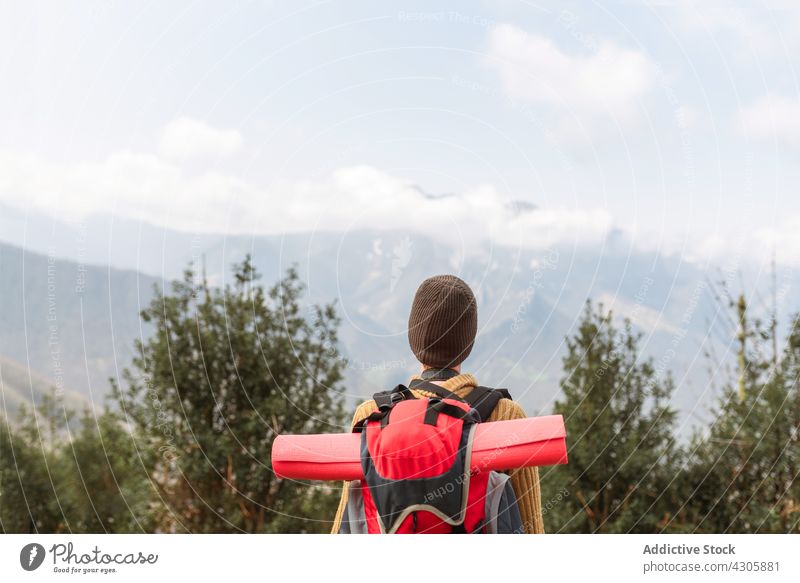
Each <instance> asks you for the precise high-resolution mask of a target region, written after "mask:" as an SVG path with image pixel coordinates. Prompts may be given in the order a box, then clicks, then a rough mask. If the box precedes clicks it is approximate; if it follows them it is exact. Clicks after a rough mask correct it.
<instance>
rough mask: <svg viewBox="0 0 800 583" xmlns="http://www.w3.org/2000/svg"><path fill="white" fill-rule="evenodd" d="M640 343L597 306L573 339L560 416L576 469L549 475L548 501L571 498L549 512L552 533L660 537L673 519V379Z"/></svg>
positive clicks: (545, 488) (545, 485) (552, 471)
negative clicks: (661, 373)
mask: <svg viewBox="0 0 800 583" xmlns="http://www.w3.org/2000/svg"><path fill="white" fill-rule="evenodd" d="M639 341H640V336H639V335H637V334H635V333H634V332H633V331H632V329H631V324H630V322H629V321H627V320H626V321H625V323H624V325H623V328H622V329H621V330H619V329H617V328H616V327H615V325H614V322H613V319H612V314H611V312H605V311H604V310H603V307H602V305H601V306H599V307H598V308H597V309H596V310H595V309H594V308H593V307H592V305H591V303H590V302H587V305H586V310H585V313H584V316H583V319H582V321H581V323H580V326H579V328H578V330H577V332H576V334H575V335H574V336H573V337H572V338H567V355H566V356H565V357H564V371H565V378H564V379H563V380H562V382H561V389H562V392H563V396H562V398H561V399H560V400H559V401H557V402H556V405H555V412H556V413H560V414H561V415H563V416H564V419H565V422H566V425H567V428H568V430H569V434H568V438H567V439H568V447H569V464H568V465H566V466H559V467H555V468H550V469H548V470H547V471H546V472H543V473H544V479H543V498H544V499H545V500H547V499H548V498H551V497H553V496H556V495H557V493H559V492H565V493H566V495H563V496H560V501H559V503H557V504H553V505H552V508H550V509H549V512H548V518H547V521H548V525H549V528H550V529H551V530H552V531H556V532H658V531H659V530H660V529H661V525H662V524H663V522H664V521H665V520H664V519H665V518H666V517H667V516H668V512H669V509H670V501H669V495H670V493H671V490H670V488H669V485H670V484H672V482H673V479H674V478H675V475H676V473H677V467H678V455H679V451H678V450H677V448H676V447H675V444H674V439H673V435H672V426H673V423H674V419H675V412H674V411H673V410H672V409H671V408H670V406H669V400H670V396H671V394H672V391H673V382H672V379H671V377H670V376H669V375H664V377H663V378H659V375H658V374H657V373H656V370H655V368H654V366H653V363H652V361H651V360H649V359H642V358H641V357H640V355H639V349H638V344H639Z"/></svg>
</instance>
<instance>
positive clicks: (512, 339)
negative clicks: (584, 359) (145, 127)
mask: <svg viewBox="0 0 800 583" xmlns="http://www.w3.org/2000/svg"><path fill="white" fill-rule="evenodd" d="M0 211H1V212H0V238H2V239H3V240H5V241H6V243H5V244H0V308H1V309H0V374H1V375H2V378H1V379H0V380H1V381H2V388H3V396H4V399H5V403H6V408H7V409H13V408H14V407H15V406H16V404H19V403H23V402H29V401H31V400H34V401H35V400H37V399H38V398H39V396H40V395H41V393H42V391H43V390H45V387H46V386H47V384H48V383H50V384H52V385H54V386H56V387H57V389H58V390H60V391H63V393H64V394H66V395H68V396H69V397H70V398H71V399H72V400H74V401H75V402H78V401H80V400H81V399H82V400H84V401H85V402H86V403H94V404H95V405H97V404H99V403H102V400H103V397H104V396H105V395H106V394H107V393H108V388H109V382H108V378H109V377H117V376H118V375H119V374H120V372H121V370H122V369H123V368H124V367H125V366H128V365H129V363H130V359H131V357H132V348H133V341H134V339H136V338H145V337H147V335H148V334H149V333H150V330H149V329H147V327H146V326H144V325H143V324H142V323H141V320H140V318H139V312H140V311H141V309H142V308H143V307H144V306H146V305H147V304H148V302H149V301H150V299H151V298H152V296H153V290H154V289H155V288H156V287H165V286H168V285H169V282H170V281H172V280H174V279H176V278H179V277H181V275H182V272H183V270H184V269H185V268H186V267H187V266H188V265H190V264H193V265H194V266H195V269H197V270H201V271H203V272H204V273H205V275H206V277H207V279H208V281H209V282H211V283H212V284H214V285H223V284H224V283H225V282H226V281H228V279H229V275H230V268H231V265H232V264H233V263H235V262H239V261H241V260H242V258H243V257H244V256H245V255H246V254H250V255H251V256H252V258H253V261H254V263H255V265H256V267H257V269H258V270H259V271H260V272H261V274H262V277H263V282H264V283H265V284H267V285H269V284H270V283H272V282H274V281H276V280H277V278H279V277H280V276H281V275H282V274H283V273H285V271H286V269H287V268H288V267H289V266H296V267H297V269H298V271H299V273H300V275H301V278H302V279H303V281H304V282H305V284H306V294H305V298H304V301H305V302H307V303H327V302H330V301H335V302H336V306H337V310H338V312H339V314H340V316H341V317H342V326H341V329H340V339H341V345H342V346H341V349H342V353H343V355H344V356H345V357H346V358H347V360H348V364H347V370H346V384H347V389H348V395H349V397H350V399H351V400H352V401H355V400H356V399H360V398H362V397H364V396H367V395H369V394H371V393H372V392H374V391H375V390H382V389H384V388H387V387H390V386H393V385H394V384H396V383H397V382H403V381H406V380H407V379H408V377H409V375H411V374H412V373H413V372H414V371H415V370H416V369H417V366H418V365H417V363H416V362H415V360H414V358H413V355H412V354H411V353H410V351H409V349H408V344H407V340H406V318H407V314H408V310H409V307H410V304H411V299H412V297H413V294H414V291H415V289H416V287H417V286H418V285H419V283H420V282H421V281H422V280H423V279H424V278H425V277H428V276H430V275H433V274H436V273H441V272H450V273H456V274H458V275H459V276H460V277H462V278H463V279H464V280H465V281H467V282H468V283H469V284H470V285H471V286H472V287H473V289H474V290H475V292H476V297H477V299H478V305H479V334H478V338H477V339H476V343H475V349H474V350H473V353H472V355H471V356H470V357H469V359H468V360H467V361H466V362H465V363H464V368H465V369H466V370H469V371H470V372H473V373H475V374H476V375H477V376H478V378H479V380H480V382H482V383H484V384H487V385H493V386H504V387H509V388H510V390H511V392H512V394H513V395H514V396H515V398H516V399H517V400H519V401H520V402H521V403H522V404H523V406H524V407H525V408H526V409H527V410H528V412H529V413H530V414H536V413H547V412H549V411H550V409H551V407H552V403H553V400H554V399H555V398H557V396H558V393H559V388H558V386H559V385H558V383H559V380H560V378H561V377H562V376H563V371H562V366H561V357H562V356H563V354H564V351H565V343H564V338H565V336H566V335H569V334H570V333H572V332H574V330H575V327H576V325H577V323H578V321H579V319H580V316H581V314H582V311H583V309H584V304H585V302H586V300H587V299H590V298H591V299H592V300H594V301H596V302H602V303H603V304H604V306H605V307H607V308H611V309H612V310H613V312H614V314H615V315H616V317H617V318H618V319H620V320H621V319H622V318H629V319H630V320H631V322H632V325H633V327H634V328H635V329H636V330H637V331H639V332H641V333H642V335H643V336H642V348H643V354H644V355H645V356H649V357H652V358H653V359H654V361H655V364H656V370H657V373H658V374H659V375H661V374H666V373H667V372H671V373H672V374H673V376H674V378H675V380H676V385H677V389H676V392H675V397H674V402H675V406H676V407H677V408H678V409H679V410H680V412H681V419H682V423H683V425H684V426H685V427H688V426H689V425H691V424H692V423H693V422H694V421H695V420H697V419H703V418H704V417H703V416H704V415H705V413H706V411H707V408H708V405H709V403H710V402H711V400H712V398H713V396H714V395H715V394H716V392H715V391H716V389H715V388H714V383H712V382H711V376H710V374H709V372H708V369H709V366H712V367H714V366H717V365H719V364H725V363H726V362H730V358H731V354H732V352H731V351H732V350H733V348H732V346H733V345H732V340H733V333H734V328H735V324H734V323H733V322H732V320H731V318H730V315H729V314H728V312H727V310H726V309H725V307H724V305H722V304H723V303H724V302H722V301H721V300H720V297H719V294H720V289H721V288H720V286H719V282H720V281H723V280H727V283H728V285H729V286H730V287H731V288H732V289H737V290H738V287H737V286H739V285H742V286H745V287H747V288H748V289H746V290H745V291H748V292H754V291H755V292H758V291H759V290H761V291H760V293H766V292H765V290H764V289H763V288H764V281H765V280H766V279H767V278H765V276H764V274H763V273H761V272H759V271H758V268H757V266H746V265H739V264H736V263H731V265H728V266H724V265H723V266H714V265H700V264H697V263H694V262H690V261H685V260H682V258H681V257H680V256H666V255H663V254H660V253H657V252H644V251H638V250H636V249H633V248H631V246H630V245H628V244H627V243H626V241H625V238H624V237H623V236H622V235H621V234H619V233H612V234H611V235H610V236H609V238H608V240H607V241H606V242H605V244H604V245H603V246H602V248H599V249H593V248H580V247H575V246H557V247H552V248H547V249H538V250H535V249H510V248H505V247H491V246H488V245H483V246H474V245H471V246H469V251H465V249H467V246H465V247H464V248H463V249H454V248H452V247H450V246H447V245H443V244H442V243H440V242H439V240H438V239H437V238H436V237H433V236H430V235H429V234H427V233H421V232H418V231H414V230H409V231H405V232H385V231H369V230H359V231H351V232H334V231H325V230H320V231H316V232H309V233H300V234H292V235H287V236H260V237H242V236H234V237H231V236H225V235H218V234H190V233H181V232H176V231H171V230H168V229H163V228H160V227H155V226H152V225H148V224H144V223H138V222H132V221H125V220H119V219H114V218H112V217H97V218H93V219H91V220H87V221H85V222H66V221H54V220H52V219H49V218H47V217H44V216H32V215H22V214H21V213H19V212H18V211H15V210H12V209H8V208H2V209H0ZM530 212H535V209H534V210H533V211H530ZM792 285H793V280H792V279H791V274H790V276H787V277H785V278H783V280H782V281H781V286H782V289H783V290H786V289H791V286H792ZM781 298H782V302H783V304H782V309H783V310H786V311H789V310H794V309H797V307H798V306H796V305H791V300H792V298H791V294H788V293H783V294H781ZM708 352H711V353H713V354H714V358H713V359H709V357H708V356H707V355H706V353H708ZM26 373H27V374H26Z"/></svg>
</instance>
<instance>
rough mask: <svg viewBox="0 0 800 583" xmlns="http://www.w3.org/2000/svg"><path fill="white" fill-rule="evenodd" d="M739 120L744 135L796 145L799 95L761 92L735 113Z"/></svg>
mask: <svg viewBox="0 0 800 583" xmlns="http://www.w3.org/2000/svg"><path fill="white" fill-rule="evenodd" d="M739 123H740V127H741V129H742V131H743V132H744V133H745V135H746V136H748V137H750V138H753V139H758V140H765V141H770V142H778V143H781V144H786V145H789V146H800V98H798V97H786V96H783V95H774V94H770V95H765V96H763V97H760V98H759V99H757V100H756V101H755V102H753V103H752V104H750V105H748V106H746V107H744V108H742V109H741V111H740V112H739Z"/></svg>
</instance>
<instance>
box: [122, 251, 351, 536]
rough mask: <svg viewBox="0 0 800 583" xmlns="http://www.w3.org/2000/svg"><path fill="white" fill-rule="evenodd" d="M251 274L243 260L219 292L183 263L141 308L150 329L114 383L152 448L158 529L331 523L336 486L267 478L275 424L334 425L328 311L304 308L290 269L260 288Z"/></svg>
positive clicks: (293, 527) (317, 428) (337, 374)
mask: <svg viewBox="0 0 800 583" xmlns="http://www.w3.org/2000/svg"><path fill="white" fill-rule="evenodd" d="M258 279H259V276H258V274H257V273H256V271H255V269H254V267H253V265H252V263H251V261H250V259H249V257H248V258H247V259H246V260H245V261H244V262H243V263H242V264H241V265H238V266H236V268H235V273H234V283H233V285H227V286H225V287H224V288H222V289H215V288H212V287H210V286H209V285H208V283H207V282H206V281H204V280H203V281H201V282H200V283H199V284H195V283H194V280H195V274H194V273H193V272H192V271H191V270H187V272H186V273H185V277H184V279H183V281H181V282H177V283H174V284H173V285H172V289H171V294H169V295H164V294H162V293H160V292H159V291H158V290H156V297H155V299H154V300H153V301H152V303H151V304H150V306H149V307H148V308H147V309H145V310H144V311H143V312H142V317H143V319H144V321H145V322H147V323H150V324H153V325H154V328H155V333H154V334H153V336H152V337H151V338H149V339H148V340H146V341H144V342H137V343H136V357H135V358H134V360H133V366H132V369H130V370H126V371H125V372H124V375H123V378H124V380H125V383H126V385H127V386H126V387H125V388H122V387H119V386H116V385H115V386H114V387H113V394H114V398H115V400H116V402H117V404H118V406H119V410H120V412H121V413H122V414H123V415H124V416H125V418H126V419H128V420H129V421H130V423H131V425H132V426H133V428H134V432H135V434H136V435H137V446H138V448H139V449H140V450H147V451H150V452H154V453H155V454H157V455H155V461H154V464H153V466H152V468H151V474H150V476H151V479H152V482H153V484H154V486H155V488H156V495H157V499H158V500H160V501H161V503H160V504H159V505H158V506H157V507H156V508H155V515H154V516H155V520H156V521H157V524H158V528H159V529H161V530H166V531H180V532H183V531H190V532H242V531H244V532H285V531H294V532H297V531H311V532H323V531H326V530H328V529H329V528H330V523H329V517H330V516H332V514H333V509H334V508H335V505H336V502H337V500H336V496H335V493H334V492H331V490H330V488H328V487H325V486H321V485H316V484H306V483H298V482H296V481H292V480H278V479H276V478H275V475H274V474H273V473H272V471H271V466H270V452H271V448H272V443H273V440H274V438H275V436H276V435H278V434H280V433H318V432H323V431H328V432H330V431H338V430H340V429H341V426H342V424H343V423H344V415H343V403H342V401H343V398H342V394H341V391H340V390H339V388H338V385H339V383H340V381H341V380H342V369H343V367H344V362H343V361H342V359H341V358H339V356H338V354H337V351H336V346H337V335H336V334H337V327H338V318H337V316H336V313H335V310H334V308H333V306H332V305H326V306H313V307H312V308H311V309H310V312H309V313H308V314H306V313H305V312H304V310H303V309H302V308H301V294H302V291H303V287H302V285H301V283H300V281H299V278H298V275H297V273H296V272H295V271H294V270H290V271H289V272H288V274H287V275H286V277H285V278H284V279H282V280H281V281H280V282H278V283H277V284H276V285H274V286H273V287H272V288H270V289H269V290H265V289H264V288H263V287H262V286H261V285H259V283H258ZM309 314H310V315H309Z"/></svg>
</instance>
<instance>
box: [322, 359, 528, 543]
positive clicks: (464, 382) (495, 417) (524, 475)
mask: <svg viewBox="0 0 800 583" xmlns="http://www.w3.org/2000/svg"><path fill="white" fill-rule="evenodd" d="M477 384H478V383H477V381H476V380H475V377H473V376H472V375H470V374H461V375H458V376H456V377H453V378H451V379H449V380H447V381H444V382H443V383H441V385H442V386H443V387H444V388H445V389H447V390H449V391H451V392H453V393H455V394H456V395H458V396H459V397H464V396H466V395H468V394H469V392H470V391H471V390H472V389H473V388H474V387H475V386H477ZM413 392H414V393H415V394H416V395H417V396H418V397H435V396H436V395H433V394H432V393H428V392H426V391H413ZM375 408H376V406H375V401H373V400H371V399H370V400H369V401H366V402H364V403H361V405H359V407H358V409H356V413H355V415H354V416H353V424H355V423H356V422H357V421H360V420H361V419H364V418H365V417H367V416H368V415H369V414H370V413H372V411H374V410H375ZM521 417H525V412H524V411H523V410H522V407H520V406H519V405H517V404H516V403H515V402H514V401H511V400H509V399H500V401H499V402H498V403H497V407H495V410H494V412H492V415H491V416H490V417H489V421H506V420H509V419H519V418H521ZM510 474H511V484H512V485H513V487H514V493H515V494H516V495H517V504H518V505H519V511H520V514H521V516H522V523H523V525H524V526H525V532H526V533H528V534H541V533H543V532H544V522H543V520H542V496H541V491H540V489H539V469H538V468H519V469H517V470H513V471H512V472H510ZM347 487H348V484H347V482H345V483H344V487H343V489H342V499H341V501H340V502H339V510H337V511H336V518H335V520H334V523H333V530H332V532H333V533H334V534H336V533H337V532H339V526H340V525H341V522H342V515H343V514H344V509H345V506H347Z"/></svg>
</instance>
